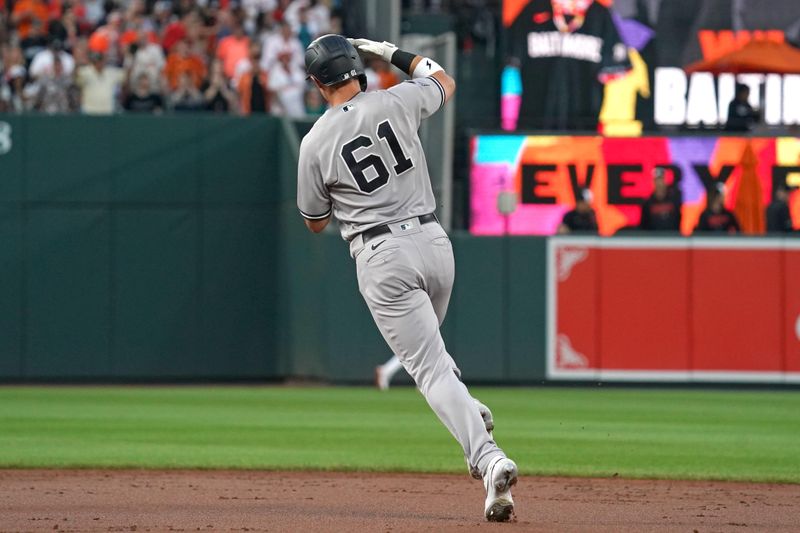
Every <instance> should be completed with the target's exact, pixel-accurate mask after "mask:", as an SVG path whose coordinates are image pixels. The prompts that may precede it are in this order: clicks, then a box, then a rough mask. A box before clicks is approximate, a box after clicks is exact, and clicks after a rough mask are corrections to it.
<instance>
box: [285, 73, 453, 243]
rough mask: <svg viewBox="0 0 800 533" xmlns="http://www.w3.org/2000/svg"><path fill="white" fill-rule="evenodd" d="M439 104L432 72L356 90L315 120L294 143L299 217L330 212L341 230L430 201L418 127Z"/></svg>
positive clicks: (427, 208) (350, 231)
mask: <svg viewBox="0 0 800 533" xmlns="http://www.w3.org/2000/svg"><path fill="white" fill-rule="evenodd" d="M443 104H444V89H443V88H442V86H441V84H440V83H439V82H438V81H437V80H436V79H435V78H421V79H416V80H413V81H407V82H403V83H400V84H398V85H395V86H394V87H392V88H391V89H388V90H386V91H375V92H371V93H359V94H357V95H356V96H355V97H353V98H352V99H351V100H350V101H348V102H346V103H345V104H342V105H338V106H336V107H333V108H331V109H329V110H328V111H326V112H325V114H324V115H323V116H322V117H321V118H320V119H319V120H317V122H316V124H314V127H313V128H311V131H310V132H308V134H307V135H306V136H305V137H304V138H303V142H302V144H301V145H300V158H299V167H298V175H297V207H298V208H299V209H300V212H301V213H302V214H303V216H304V217H306V218H308V219H311V220H319V219H324V218H326V217H327V216H328V215H330V214H331V212H333V215H334V216H335V217H336V219H337V220H338V221H339V225H340V228H341V232H342V237H343V238H344V239H345V240H348V241H349V240H351V239H352V238H353V237H354V236H356V235H357V234H359V233H361V232H362V231H364V230H366V229H369V228H371V227H373V226H378V225H380V224H386V223H389V222H396V221H398V220H402V219H404V218H408V217H412V216H419V215H426V214H428V213H433V211H434V210H435V209H436V200H435V198H434V196H433V190H432V189H431V180H430V176H429V175H428V165H427V162H426V161H425V153H424V152H423V151H422V144H421V143H420V140H419V136H418V135H417V130H418V129H419V125H420V121H421V120H422V119H424V118H427V117H429V116H430V115H432V114H433V113H435V112H436V111H438V110H439V109H440V108H441V107H442V105H443Z"/></svg>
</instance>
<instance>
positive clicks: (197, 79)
mask: <svg viewBox="0 0 800 533" xmlns="http://www.w3.org/2000/svg"><path fill="white" fill-rule="evenodd" d="M184 73H188V74H189V76H190V77H191V78H192V83H193V84H194V86H195V87H200V86H201V85H202V84H203V80H204V79H205V77H206V65H205V62H204V61H203V57H202V56H200V55H199V54H196V53H194V52H191V51H190V50H189V43H188V42H186V39H181V40H180V41H178V42H177V43H176V44H175V46H174V47H173V48H172V52H170V54H169V56H167V62H166V66H165V67H164V77H165V78H166V80H167V86H168V88H169V90H171V91H174V90H175V89H176V88H177V87H178V79H179V78H180V77H181V76H182V75H183V74H184Z"/></svg>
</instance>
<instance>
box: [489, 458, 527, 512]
mask: <svg viewBox="0 0 800 533" xmlns="http://www.w3.org/2000/svg"><path fill="white" fill-rule="evenodd" d="M517 475H518V474H517V465H516V464H515V463H514V461H512V460H511V459H509V458H507V457H498V458H496V459H494V460H493V461H492V462H491V463H489V468H487V469H486V475H485V476H484V477H483V486H484V487H486V507H485V509H484V516H486V520H488V521H489V522H506V521H508V520H509V519H510V518H511V517H512V516H513V515H514V500H513V499H512V498H511V487H512V486H513V485H515V484H516V483H517Z"/></svg>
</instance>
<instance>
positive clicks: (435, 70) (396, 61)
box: [349, 39, 456, 102]
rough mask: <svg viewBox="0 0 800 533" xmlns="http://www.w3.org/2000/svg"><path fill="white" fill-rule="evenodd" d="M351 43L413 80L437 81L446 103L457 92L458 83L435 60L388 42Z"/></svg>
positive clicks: (361, 40)
mask: <svg viewBox="0 0 800 533" xmlns="http://www.w3.org/2000/svg"><path fill="white" fill-rule="evenodd" d="M349 41H350V42H351V43H352V44H353V46H355V47H356V49H357V50H358V51H359V52H360V53H361V54H363V55H366V56H371V57H377V58H380V59H383V60H384V61H388V62H389V63H391V64H392V65H394V66H396V67H397V68H399V69H400V70H402V71H403V72H405V73H406V74H408V75H409V76H411V78H412V79H417V78H427V77H431V78H434V79H436V81H438V82H439V84H440V85H441V87H442V89H443V90H444V99H445V102H446V101H447V100H449V99H450V97H451V96H453V93H455V92H456V81H455V80H454V79H453V78H452V77H451V76H450V75H449V74H447V72H445V71H444V68H442V66H441V65H439V64H438V63H437V62H436V61H434V60H433V59H430V58H428V57H423V56H420V55H416V54H413V53H411V52H406V51H405V50H400V49H399V48H398V47H397V46H395V45H393V44H392V43H387V42H386V41H383V42H382V43H379V42H377V41H370V40H369V39H349Z"/></svg>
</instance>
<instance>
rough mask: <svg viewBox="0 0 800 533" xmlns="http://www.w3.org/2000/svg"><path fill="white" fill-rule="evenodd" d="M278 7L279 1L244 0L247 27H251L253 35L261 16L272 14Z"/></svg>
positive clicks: (243, 6) (243, 7)
mask: <svg viewBox="0 0 800 533" xmlns="http://www.w3.org/2000/svg"><path fill="white" fill-rule="evenodd" d="M276 7H278V1H277V0H242V9H243V10H244V13H245V17H246V21H247V22H246V26H249V27H250V29H251V32H252V33H255V28H256V26H257V24H256V21H257V20H258V18H259V16H262V15H264V14H266V13H271V12H272V11H274V10H275V8H276Z"/></svg>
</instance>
